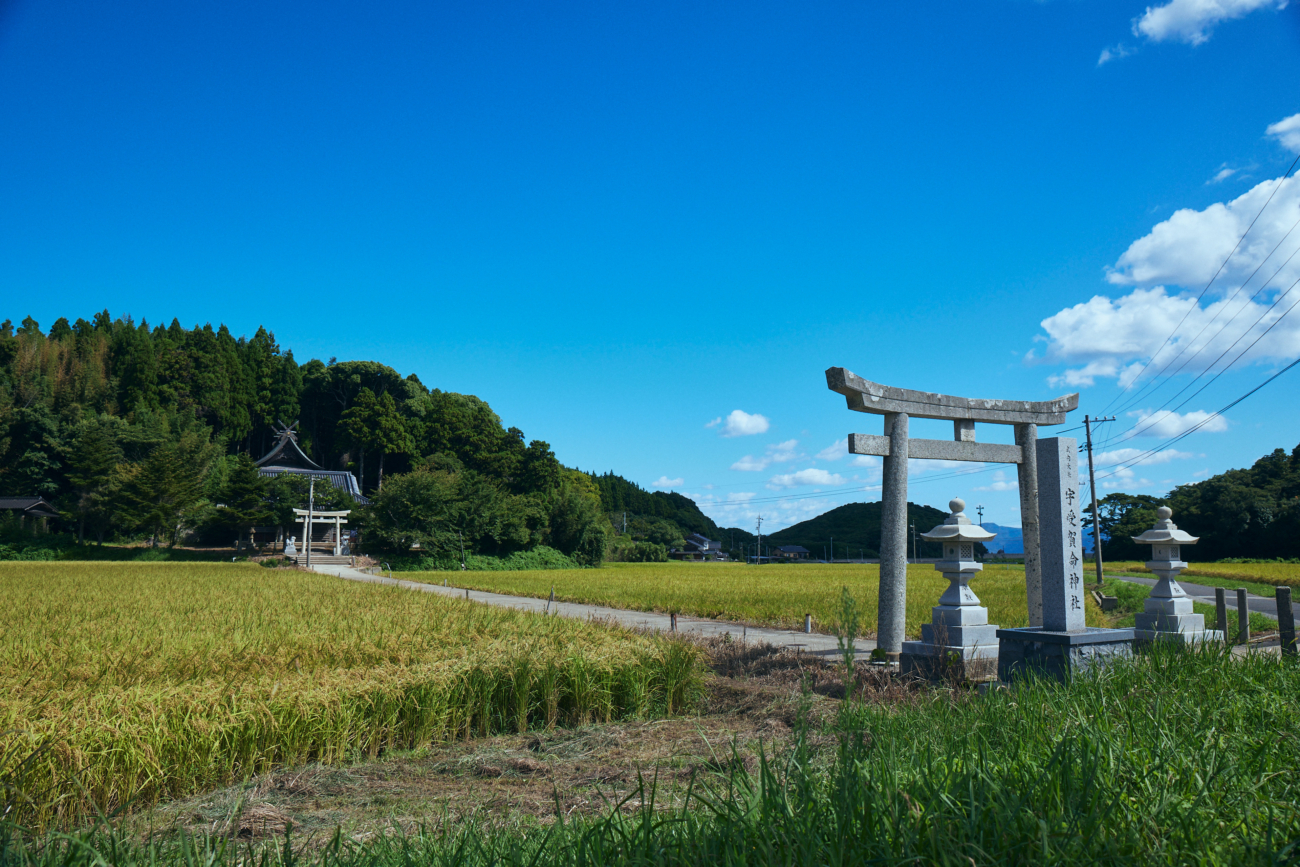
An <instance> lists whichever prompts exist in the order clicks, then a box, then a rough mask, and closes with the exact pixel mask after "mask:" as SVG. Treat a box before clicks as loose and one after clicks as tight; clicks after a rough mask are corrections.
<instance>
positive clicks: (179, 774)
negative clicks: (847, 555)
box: [0, 563, 702, 825]
mask: <svg viewBox="0 0 1300 867" xmlns="http://www.w3.org/2000/svg"><path fill="white" fill-rule="evenodd" d="M701 682H702V681H701V665H700V659H699V657H698V655H697V653H696V651H695V650H693V649H692V648H690V647H689V646H687V645H684V644H681V643H678V642H670V641H666V640H663V639H660V638H655V637H652V636H647V635H642V634H638V633H633V632H629V631H625V630H620V629H614V628H610V627H607V626H605V625H601V624H596V623H587V622H581V621H575V620H567V619H563V618H547V617H542V616H539V615H535V614H526V613H523V612H518V611H512V610H507V609H499V608H489V607H487V606H483V605H479V604H475V603H470V602H465V601H463V600H456V599H446V598H442V597H439V596H435V595H433V594H423V593H413V592H411V591H409V590H400V589H393V588H386V587H378V586H373V585H365V584H355V583H350V582H346V581H340V580H338V579H335V578H329V577H326V576H323V575H316V574H312V573H305V572H298V571H291V570H284V569H276V570H269V569H262V568H259V567H257V566H254V565H251V564H249V565H243V564H240V565H236V564H200V563H186V564H175V563H120V564H119V563H0V732H4V735H3V739H4V743H3V745H0V787H3V786H4V785H5V784H8V783H12V782H13V781H14V780H15V779H17V778H18V776H21V777H22V786H23V789H24V791H25V792H26V793H27V795H28V800H27V801H26V802H25V803H23V804H19V805H18V806H19V808H20V814H21V816H22V818H23V819H25V820H27V821H31V822H34V823H35V824H37V825H51V824H53V825H68V824H71V823H74V822H76V821H78V820H79V819H81V818H84V816H85V815H86V812H87V810H88V809H91V807H92V805H93V806H94V807H95V808H98V809H99V810H103V811H105V812H108V811H112V810H115V809H120V808H122V807H124V806H129V807H139V806H143V805H147V804H149V803H152V802H154V801H157V800H158V799H161V798H164V797H174V796H180V795H185V794H189V793H193V792H195V791H198V790H201V789H204V788H208V787H213V786H217V785H221V784H223V783H226V782H229V781H231V780H234V779H239V778H242V777H245V776H247V775H250V774H255V773H258V772H261V771H263V770H265V769H267V768H269V767H272V766H278V765H285V764H292V763H298V762H305V761H337V760H342V759H347V758H349V757H352V756H357V755H362V754H369V755H375V754H377V753H378V752H379V751H380V750H382V749H385V748H397V747H414V746H418V745H421V744H426V743H429V742H432V741H444V740H448V739H454V738H457V737H462V736H468V735H470V734H482V733H488V732H491V731H500V730H523V729H524V728H525V727H528V726H537V725H547V724H553V723H555V722H557V721H576V722H580V721H586V720H595V719H599V720H608V719H611V718H616V717H624V716H636V715H649V714H654V713H661V712H669V713H670V712H672V710H673V709H675V708H681V707H682V706H683V705H685V704H688V703H690V702H693V701H694V700H696V698H697V697H698V695H699V690H700V684H701ZM38 748H43V749H38ZM34 750H35V751H37V752H36V753H35V759H34V760H31V761H29V762H28V765H27V766H26V768H25V769H24V770H21V773H20V769H19V768H18V767H17V766H16V764H15V762H16V760H17V759H21V758H23V757H29V756H31V755H32V753H33V751H34ZM6 763H7V764H8V767H5V766H4V765H5V764H6ZM73 774H75V777H76V780H75V781H73V780H72V779H70V776H71V775H73ZM5 800H9V798H8V796H6V798H5ZM9 818H14V817H13V816H12V815H11V816H9Z"/></svg>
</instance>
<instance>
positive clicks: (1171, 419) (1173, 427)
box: [1127, 409, 1228, 439]
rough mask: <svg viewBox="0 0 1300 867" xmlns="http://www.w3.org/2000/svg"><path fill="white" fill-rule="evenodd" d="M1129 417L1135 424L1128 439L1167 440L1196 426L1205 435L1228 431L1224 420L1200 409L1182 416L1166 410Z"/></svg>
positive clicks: (1132, 413)
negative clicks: (1134, 419) (1135, 420)
mask: <svg viewBox="0 0 1300 867" xmlns="http://www.w3.org/2000/svg"><path fill="white" fill-rule="evenodd" d="M1129 415H1130V416H1133V417H1135V418H1136V419H1137V424H1136V426H1135V427H1134V428H1133V433H1132V434H1130V435H1129V437H1127V438H1128V439H1131V438H1133V437H1160V438H1161V439H1168V438H1170V437H1176V436H1180V435H1181V434H1185V433H1187V432H1188V431H1189V430H1191V429H1192V428H1194V427H1196V426H1197V425H1201V426H1200V427H1199V428H1197V430H1198V431H1204V432H1205V433H1222V432H1224V431H1226V430H1227V429H1228V420H1227V419H1226V418H1224V417H1223V416H1221V415H1214V414H1213V413H1209V412H1206V411H1205V410H1201V409H1198V410H1196V411H1194V412H1189V413H1185V414H1183V415H1179V414H1178V413H1176V412H1171V411H1170V410H1167V409H1165V410H1160V411H1159V412H1152V411H1151V410H1147V409H1143V410H1137V411H1135V412H1131V413H1129Z"/></svg>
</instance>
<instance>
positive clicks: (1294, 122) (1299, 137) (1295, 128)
mask: <svg viewBox="0 0 1300 867" xmlns="http://www.w3.org/2000/svg"><path fill="white" fill-rule="evenodd" d="M1264 132H1266V133H1267V134H1268V135H1271V136H1272V137H1273V138H1275V139H1277V140H1278V141H1279V142H1281V144H1282V147H1284V148H1286V149H1287V150H1292V151H1300V114H1293V115H1291V116H1290V117H1287V118H1283V119H1282V120H1279V121H1278V122H1277V123H1274V124H1270V125H1269V127H1268V129H1266V130H1264Z"/></svg>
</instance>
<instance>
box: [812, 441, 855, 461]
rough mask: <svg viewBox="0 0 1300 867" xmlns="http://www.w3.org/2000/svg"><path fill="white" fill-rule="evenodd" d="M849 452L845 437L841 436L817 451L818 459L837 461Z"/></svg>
mask: <svg viewBox="0 0 1300 867" xmlns="http://www.w3.org/2000/svg"><path fill="white" fill-rule="evenodd" d="M848 453H849V442H848V438H847V437H841V438H840V439H837V440H836V441H835V442H833V443H831V444H830V445H828V446H827V447H826V448H824V449H822V450H821V451H819V452H818V453H817V460H819V461H838V460H839V459H840V458H842V457H844V456H845V455H847V454H848Z"/></svg>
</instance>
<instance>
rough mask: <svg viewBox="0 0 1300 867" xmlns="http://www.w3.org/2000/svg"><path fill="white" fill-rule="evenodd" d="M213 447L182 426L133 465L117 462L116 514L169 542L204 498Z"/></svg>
mask: <svg viewBox="0 0 1300 867" xmlns="http://www.w3.org/2000/svg"><path fill="white" fill-rule="evenodd" d="M214 451H215V450H214V449H213V448H212V447H211V445H210V444H209V443H208V442H207V441H206V438H205V437H202V436H200V435H199V434H197V433H195V432H190V431H187V432H185V433H184V434H182V436H181V437H180V439H179V440H177V441H176V442H169V443H166V444H164V445H161V446H159V447H158V448H156V449H154V450H153V452H152V453H151V454H150V455H149V456H148V457H147V458H145V459H144V460H143V461H142V462H140V463H138V464H129V465H126V464H124V465H122V469H121V476H122V495H121V511H120V515H121V517H122V518H123V519H124V522H125V523H128V524H130V525H131V526H133V527H134V528H135V529H138V530H142V531H144V532H147V533H150V534H152V536H153V539H154V540H155V543H156V541H157V539H158V538H160V537H166V538H167V539H168V542H169V544H170V545H175V544H176V543H177V542H178V541H179V540H180V536H181V534H182V533H183V532H184V531H185V530H186V529H187V528H188V527H189V526H191V525H192V524H193V522H194V520H195V519H196V518H197V517H198V515H199V513H200V512H201V511H202V508H203V506H204V505H205V504H206V501H205V500H204V498H203V479H204V475H205V473H206V470H207V467H208V464H209V463H210V462H211V460H212V457H213V452H214Z"/></svg>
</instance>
